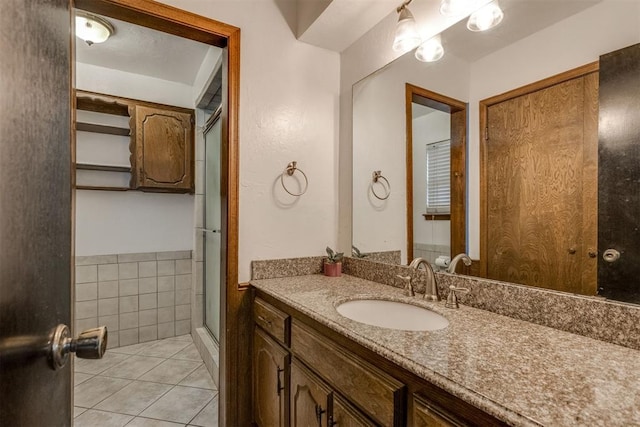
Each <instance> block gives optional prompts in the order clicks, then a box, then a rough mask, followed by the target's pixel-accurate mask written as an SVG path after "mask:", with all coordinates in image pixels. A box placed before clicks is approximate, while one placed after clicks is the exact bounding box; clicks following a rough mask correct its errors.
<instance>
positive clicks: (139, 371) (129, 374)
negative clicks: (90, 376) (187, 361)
mask: <svg viewBox="0 0 640 427" xmlns="http://www.w3.org/2000/svg"><path fill="white" fill-rule="evenodd" d="M165 360H166V359H164V358H162V357H149V356H139V355H133V356H131V357H129V358H128V359H127V360H125V361H124V362H122V363H119V364H117V365H116V366H114V367H112V368H109V369H107V370H106V371H104V372H103V373H102V374H100V375H103V376H106V377H116V378H129V379H132V380H135V379H137V378H139V377H141V376H142V375H144V374H146V373H147V372H149V371H150V370H152V369H153V368H155V367H156V366H158V365H159V364H161V363H162V362H164V361H165Z"/></svg>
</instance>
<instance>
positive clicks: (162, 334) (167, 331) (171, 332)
mask: <svg viewBox="0 0 640 427" xmlns="http://www.w3.org/2000/svg"><path fill="white" fill-rule="evenodd" d="M175 336H176V325H175V323H174V322H168V323H160V324H158V339H163V338H169V337H175Z"/></svg>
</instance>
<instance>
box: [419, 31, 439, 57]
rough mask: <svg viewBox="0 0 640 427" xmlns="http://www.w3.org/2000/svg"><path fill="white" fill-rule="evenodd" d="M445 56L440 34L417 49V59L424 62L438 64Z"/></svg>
mask: <svg viewBox="0 0 640 427" xmlns="http://www.w3.org/2000/svg"><path fill="white" fill-rule="evenodd" d="M443 56H444V48H443V47H442V41H441V39H440V34H438V35H435V36H433V37H431V38H430V39H429V40H427V41H426V42H424V43H422V44H421V45H420V47H418V49H416V59H417V60H418V61H422V62H436V61H438V60H440V59H441V58H442V57H443Z"/></svg>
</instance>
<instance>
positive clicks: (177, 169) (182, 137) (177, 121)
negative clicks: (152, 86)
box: [131, 105, 193, 190]
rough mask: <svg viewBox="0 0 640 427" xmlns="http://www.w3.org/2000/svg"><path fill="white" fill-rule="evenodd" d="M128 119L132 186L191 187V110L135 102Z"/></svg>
mask: <svg viewBox="0 0 640 427" xmlns="http://www.w3.org/2000/svg"><path fill="white" fill-rule="evenodd" d="M131 123H132V126H131V127H132V130H133V132H132V134H131V138H132V141H133V147H135V149H134V150H132V159H131V160H132V161H131V163H132V165H135V166H134V167H133V168H132V181H133V183H132V184H133V187H134V188H142V189H145V188H146V189H165V190H171V189H175V190H191V189H193V114H190V113H185V112H182V111H172V110H169V109H161V108H152V107H147V106H142V105H136V106H135V107H134V108H133V117H132V122H131Z"/></svg>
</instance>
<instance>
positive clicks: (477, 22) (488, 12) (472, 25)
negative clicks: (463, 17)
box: [467, 0, 504, 31]
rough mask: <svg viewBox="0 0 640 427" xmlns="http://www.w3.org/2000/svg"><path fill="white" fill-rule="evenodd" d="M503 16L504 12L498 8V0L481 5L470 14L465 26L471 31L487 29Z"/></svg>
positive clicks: (498, 21) (497, 22)
mask: <svg viewBox="0 0 640 427" xmlns="http://www.w3.org/2000/svg"><path fill="white" fill-rule="evenodd" d="M502 18H504V13H503V12H502V9H500V4H498V0H493V1H492V2H491V3H489V4H487V5H485V6H483V7H481V8H480V9H478V10H476V11H475V12H473V13H472V14H471V16H470V17H469V20H468V21H467V28H468V29H469V30H471V31H487V30H489V29H491V28H493V27H495V26H496V25H498V24H499V23H500V22H502Z"/></svg>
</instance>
